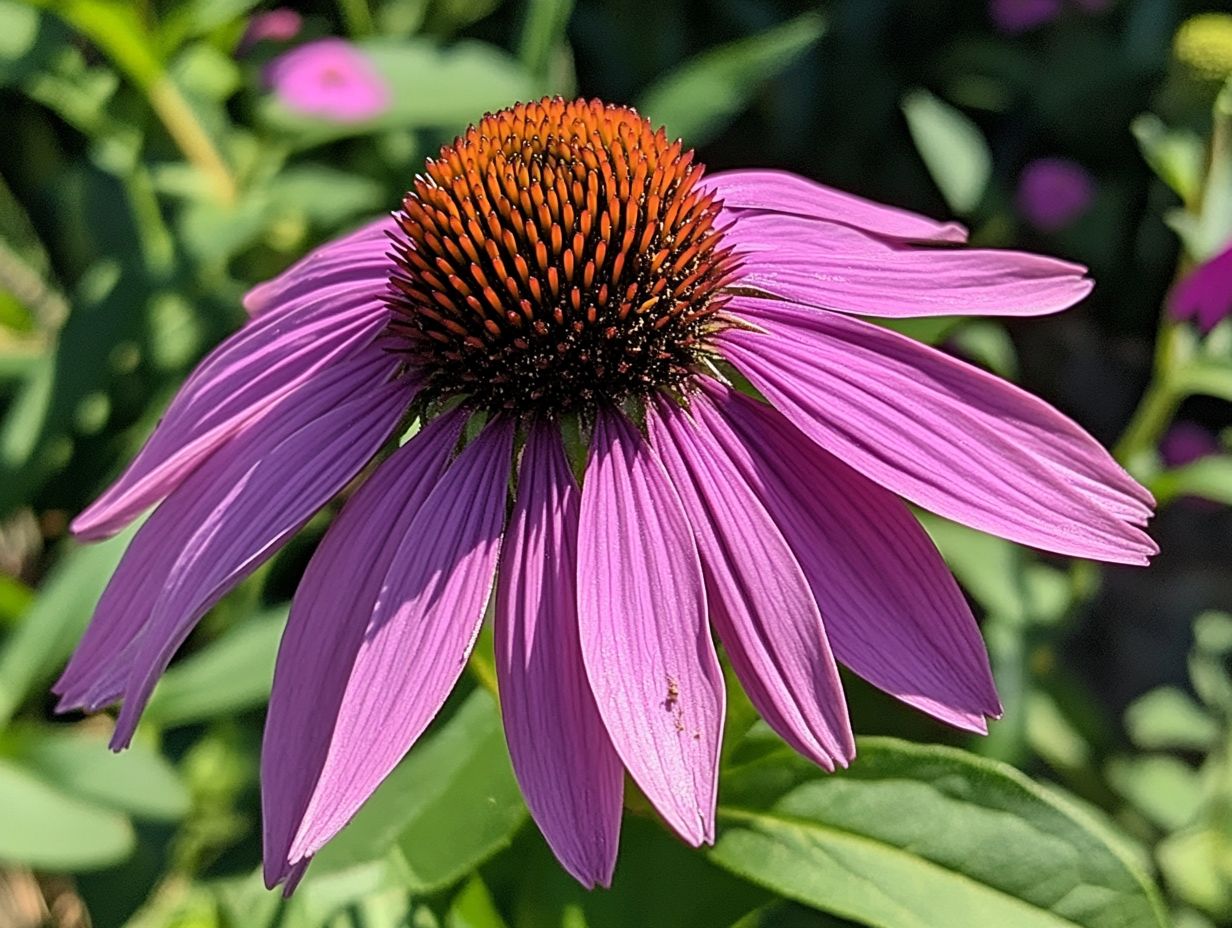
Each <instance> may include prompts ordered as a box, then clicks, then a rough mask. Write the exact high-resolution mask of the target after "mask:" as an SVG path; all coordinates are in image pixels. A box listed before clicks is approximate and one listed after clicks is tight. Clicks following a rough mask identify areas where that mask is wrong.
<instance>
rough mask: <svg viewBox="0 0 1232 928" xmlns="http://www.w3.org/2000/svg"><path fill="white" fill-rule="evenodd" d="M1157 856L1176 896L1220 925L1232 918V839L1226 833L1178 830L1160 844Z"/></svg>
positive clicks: (1193, 829)
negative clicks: (1209, 915)
mask: <svg viewBox="0 0 1232 928" xmlns="http://www.w3.org/2000/svg"><path fill="white" fill-rule="evenodd" d="M1157 854H1158V855H1159V867H1160V869H1161V870H1162V871H1163V873H1164V879H1166V880H1167V882H1168V885H1169V887H1170V888H1171V889H1172V891H1173V892H1174V893H1176V895H1178V896H1180V897H1181V899H1183V900H1184V901H1185V902H1188V903H1189V904H1190V905H1194V906H1197V907H1198V908H1200V909H1202V910H1203V911H1205V912H1208V913H1210V914H1211V915H1214V916H1215V917H1216V918H1219V919H1220V921H1221V922H1223V919H1224V918H1227V917H1232V840H1230V839H1229V836H1228V835H1227V834H1226V833H1225V832H1223V831H1222V830H1221V829H1219V828H1215V827H1197V828H1192V829H1189V830H1186V831H1179V832H1177V833H1176V834H1172V835H1169V836H1168V837H1167V838H1165V839H1164V840H1163V841H1162V842H1161V843H1160V845H1159V849H1158V851H1157Z"/></svg>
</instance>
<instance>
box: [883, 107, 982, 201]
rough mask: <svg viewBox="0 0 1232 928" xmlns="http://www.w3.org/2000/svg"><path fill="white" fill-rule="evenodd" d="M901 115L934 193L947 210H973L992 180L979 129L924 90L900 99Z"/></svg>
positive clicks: (965, 117) (957, 111)
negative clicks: (933, 187) (933, 186)
mask: <svg viewBox="0 0 1232 928" xmlns="http://www.w3.org/2000/svg"><path fill="white" fill-rule="evenodd" d="M902 108H903V115H904V116H905V117H906V118H907V128H908V129H910V130H911V138H912V139H913V140H914V141H915V147H916V150H917V151H918V152H919V153H920V157H921V158H922V159H923V160H924V164H925V166H926V167H927V168H928V173H929V174H930V175H932V179H933V182H934V183H936V185H937V189H938V190H940V191H941V195H942V196H943V197H945V202H946V203H948V204H949V206H950V209H952V210H954V212H956V213H959V214H963V215H965V214H967V213H970V212H971V211H972V210H974V209H975V208H976V207H977V206H978V205H979V203H980V200H981V199H982V198H983V196H984V190H985V188H986V187H987V186H988V179H989V177H991V176H992V155H990V154H989V152H988V143H987V142H985V141H984V135H983V133H982V132H980V130H979V128H978V127H977V126H976V125H975V123H973V122H972V121H971V120H970V119H969V118H967V116H965V115H964V114H963V113H961V112H960V111H959V110H957V109H955V108H954V107H952V106H950V105H949V104H948V103H946V102H945V101H943V100H941V99H939V98H937V97H935V96H933V94H931V93H929V92H928V91H927V90H923V89H920V88H917V89H916V90H913V91H911V92H910V93H909V94H907V96H906V97H904V98H903V104H902Z"/></svg>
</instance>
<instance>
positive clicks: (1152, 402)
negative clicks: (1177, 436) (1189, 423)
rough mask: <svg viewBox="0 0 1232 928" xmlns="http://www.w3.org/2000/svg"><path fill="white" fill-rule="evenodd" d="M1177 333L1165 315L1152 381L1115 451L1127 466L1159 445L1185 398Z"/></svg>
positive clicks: (1161, 324)
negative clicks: (1179, 381)
mask: <svg viewBox="0 0 1232 928" xmlns="http://www.w3.org/2000/svg"><path fill="white" fill-rule="evenodd" d="M1177 332H1178V329H1177V324H1176V323H1175V322H1173V321H1172V320H1171V319H1169V318H1167V316H1166V315H1165V316H1164V318H1163V320H1162V321H1161V322H1160V325H1159V334H1158V335H1157V336H1156V339H1155V363H1154V369H1153V371H1152V374H1151V382H1150V384H1149V385H1148V386H1147V388H1146V392H1145V393H1143V394H1142V399H1141V400H1139V402H1138V408H1137V409H1135V410H1134V414H1133V416H1131V417H1130V420H1129V425H1128V426H1127V427H1126V429H1125V433H1124V434H1123V435H1122V436H1121V440H1120V441H1118V442H1117V444H1116V447H1115V448H1114V449H1113V452H1112V453H1113V456H1114V457H1115V458H1116V459H1117V460H1118V461H1120V462H1121V464H1123V465H1125V466H1126V467H1130V466H1131V465H1132V464H1133V463H1134V462H1135V461H1136V460H1137V459H1138V457H1139V456H1140V455H1142V454H1143V453H1145V452H1147V451H1150V450H1151V449H1153V448H1155V447H1156V446H1157V445H1158V444H1159V440H1160V439H1161V438H1162V437H1163V434H1164V432H1165V431H1166V430H1167V428H1168V426H1169V425H1170V424H1171V423H1172V417H1173V416H1174V415H1176V410H1177V407H1178V406H1180V404H1181V400H1183V399H1184V398H1185V391H1184V390H1182V389H1178V384H1177V379H1176V373H1177V371H1178V370H1179V369H1180V368H1181V367H1182V366H1183V362H1182V359H1181V358H1180V357H1178V356H1179V355H1180V354H1182V353H1183V352H1181V351H1179V350H1178V339H1177Z"/></svg>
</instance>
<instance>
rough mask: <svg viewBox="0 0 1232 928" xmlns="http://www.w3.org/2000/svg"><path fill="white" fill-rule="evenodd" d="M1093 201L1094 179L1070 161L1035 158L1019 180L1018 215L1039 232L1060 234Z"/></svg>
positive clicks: (1088, 207)
mask: <svg viewBox="0 0 1232 928" xmlns="http://www.w3.org/2000/svg"><path fill="white" fill-rule="evenodd" d="M1094 199H1095V178H1093V177H1092V176H1091V172H1090V171H1088V170H1087V169H1086V168H1084V167H1083V166H1082V165H1081V164H1079V163H1078V162H1077V161H1071V160H1070V159H1069V158H1036V159H1035V160H1034V161H1032V162H1031V163H1030V164H1028V165H1027V166H1026V167H1025V168H1023V170H1022V173H1021V174H1020V175H1019V176H1018V193H1017V196H1016V198H1015V202H1016V204H1017V206H1018V213H1019V215H1021V216H1022V218H1023V219H1025V220H1026V221H1027V222H1029V223H1031V225H1033V226H1035V228H1037V229H1038V230H1039V231H1041V232H1060V231H1061V230H1062V229H1064V228H1066V227H1067V226H1069V225H1071V224H1073V223H1074V222H1075V221H1076V220H1077V219H1079V218H1080V217H1081V216H1082V215H1083V214H1084V213H1085V212H1086V211H1087V210H1088V209H1090V207H1091V201H1092V200H1094Z"/></svg>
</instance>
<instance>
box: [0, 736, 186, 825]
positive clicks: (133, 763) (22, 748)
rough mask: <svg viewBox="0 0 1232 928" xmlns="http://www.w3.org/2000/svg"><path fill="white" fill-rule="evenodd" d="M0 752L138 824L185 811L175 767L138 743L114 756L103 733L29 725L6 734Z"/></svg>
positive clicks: (170, 818) (44, 778) (167, 818)
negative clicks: (141, 820)
mask: <svg viewBox="0 0 1232 928" xmlns="http://www.w3.org/2000/svg"><path fill="white" fill-rule="evenodd" d="M0 753H3V754H4V755H6V756H7V757H9V758H10V759H11V760H12V761H13V762H14V763H16V764H19V765H21V766H22V767H23V768H25V769H26V770H27V771H30V772H32V773H35V774H37V776H38V778H39V779H41V780H42V781H43V782H45V783H47V784H49V785H52V786H55V787H56V788H58V789H60V790H63V791H64V792H65V793H67V794H68V795H71V796H76V797H78V798H79V799H84V800H87V801H88V802H91V803H94V804H96V805H99V806H104V807H106V808H109V809H116V810H118V811H121V812H128V813H130V814H131V815H133V816H134V817H135V818H138V819H149V820H155V821H174V820H176V819H178V818H180V817H181V816H183V815H184V813H185V812H187V811H188V792H187V790H185V789H184V786H183V784H182V783H180V779H179V776H178V775H177V774H176V772H175V768H173V767H172V766H171V765H170V764H169V763H167V761H166V760H164V759H163V757H162V756H161V755H160V754H158V753H157V752H156V751H154V750H153V749H152V748H150V747H148V746H147V745H145V744H143V743H141V742H137V743H136V744H134V745H133V746H132V747H131V748H129V749H127V750H125V751H121V752H120V753H118V754H117V753H113V752H112V751H111V750H109V749H108V747H107V737H106V735H105V734H104V733H103V732H102V731H97V730H86V729H66V728H64V727H63V726H56V727H54V728H52V727H49V726H45V725H39V726H33V725H31V726H22V727H21V728H19V729H16V730H13V731H9V732H5V734H4V736H3V739H2V740H0Z"/></svg>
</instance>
